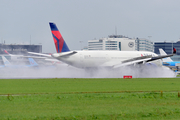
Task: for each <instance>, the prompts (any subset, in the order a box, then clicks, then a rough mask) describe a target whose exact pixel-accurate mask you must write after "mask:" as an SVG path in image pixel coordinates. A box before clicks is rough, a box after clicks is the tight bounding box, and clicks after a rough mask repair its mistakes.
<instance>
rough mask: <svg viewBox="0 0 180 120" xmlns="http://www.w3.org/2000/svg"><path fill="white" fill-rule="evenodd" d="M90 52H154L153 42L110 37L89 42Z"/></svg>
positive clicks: (115, 36)
mask: <svg viewBox="0 0 180 120" xmlns="http://www.w3.org/2000/svg"><path fill="white" fill-rule="evenodd" d="M88 50H118V51H151V52H153V51H154V44H153V42H151V41H149V40H147V39H143V38H128V37H126V36H123V35H109V36H108V38H101V39H99V40H89V41H88Z"/></svg>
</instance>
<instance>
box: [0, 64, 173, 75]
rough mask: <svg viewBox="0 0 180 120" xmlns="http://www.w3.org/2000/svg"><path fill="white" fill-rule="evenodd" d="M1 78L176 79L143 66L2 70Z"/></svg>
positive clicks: (164, 70) (166, 70)
mask: <svg viewBox="0 0 180 120" xmlns="http://www.w3.org/2000/svg"><path fill="white" fill-rule="evenodd" d="M0 71H1V72H0V78H123V76H124V75H132V77H133V78H164V77H175V73H174V72H173V71H172V70H170V69H168V68H165V67H164V68H161V67H151V66H141V67H132V66H126V67H121V68H119V69H105V68H103V69H96V70H90V71H88V70H84V69H79V68H75V67H71V66H59V67H58V68H57V67H49V68H48V67H39V68H23V69H13V68H5V69H0Z"/></svg>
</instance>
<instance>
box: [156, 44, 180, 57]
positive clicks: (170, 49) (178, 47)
mask: <svg viewBox="0 0 180 120" xmlns="http://www.w3.org/2000/svg"><path fill="white" fill-rule="evenodd" d="M173 47H174V48H176V54H177V55H180V41H177V42H155V43H154V52H155V53H156V54H159V48H162V49H163V50H164V51H165V52H166V53H167V54H172V52H173Z"/></svg>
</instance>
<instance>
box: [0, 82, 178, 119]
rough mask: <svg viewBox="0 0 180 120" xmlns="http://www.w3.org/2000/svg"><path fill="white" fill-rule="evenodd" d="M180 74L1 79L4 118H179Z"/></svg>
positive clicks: (0, 105) (0, 111)
mask: <svg viewBox="0 0 180 120" xmlns="http://www.w3.org/2000/svg"><path fill="white" fill-rule="evenodd" d="M179 91H180V79H179V78H144V79H143V78H141V79H138V78H137V79H64V78H62V79H55V78H54V79H1V80H0V95H1V96H0V119H18V120H19V119H20V120H21V119H22V120H24V119H34V120H44V119H47V120H49V119H50V120H56V119H57V120H58V119H82V120H86V119H88V120H89V119H102V120H103V119H179V118H180V107H179V106H180V95H179V96H178V92H179Z"/></svg>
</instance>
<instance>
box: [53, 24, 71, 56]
mask: <svg viewBox="0 0 180 120" xmlns="http://www.w3.org/2000/svg"><path fill="white" fill-rule="evenodd" d="M49 25H50V28H51V32H52V36H53V39H54V43H55V47H56V51H57V53H61V52H67V51H70V50H69V48H68V46H67V44H66V42H65V41H64V39H63V37H62V35H61V33H60V32H59V30H58V28H57V27H56V24H54V23H49Z"/></svg>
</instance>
